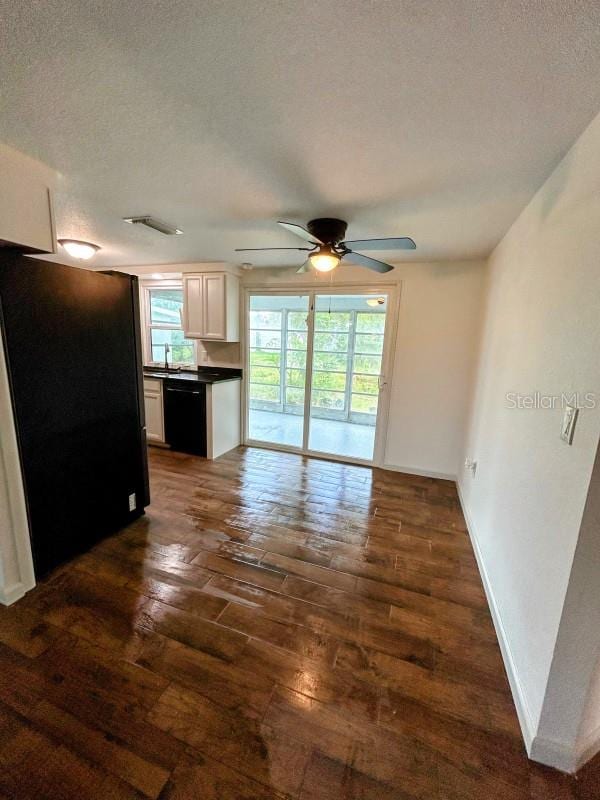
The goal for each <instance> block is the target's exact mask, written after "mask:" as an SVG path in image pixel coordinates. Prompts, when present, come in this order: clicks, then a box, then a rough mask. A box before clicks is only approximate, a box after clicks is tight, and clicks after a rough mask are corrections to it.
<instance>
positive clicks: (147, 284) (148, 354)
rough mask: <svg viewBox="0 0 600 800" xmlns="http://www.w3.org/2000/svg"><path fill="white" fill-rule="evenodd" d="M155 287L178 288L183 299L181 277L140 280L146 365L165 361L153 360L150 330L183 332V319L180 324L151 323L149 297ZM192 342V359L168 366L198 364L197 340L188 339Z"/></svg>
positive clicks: (187, 366)
mask: <svg viewBox="0 0 600 800" xmlns="http://www.w3.org/2000/svg"><path fill="white" fill-rule="evenodd" d="M156 289H179V290H181V295H182V300H183V280H182V279H175V278H173V279H168V280H164V279H163V280H145V281H140V294H141V303H140V305H141V315H140V316H141V322H142V353H143V356H144V366H147V367H158V366H161V367H164V365H165V362H164V360H163V361H154V360H153V358H152V331H153V330H163V331H165V330H166V331H181V332H183V320H182V321H181V324H180V325H170V324H168V323H157V322H155V323H153V322H152V314H151V306H150V299H151V293H152V290H156ZM188 341H190V342H191V343H192V350H193V356H192V361H185V362H170V364H169V366H170V367H175V368H176V367H179V368H188V369H196V367H197V365H198V350H197V342H196V341H195V340H194V339H188Z"/></svg>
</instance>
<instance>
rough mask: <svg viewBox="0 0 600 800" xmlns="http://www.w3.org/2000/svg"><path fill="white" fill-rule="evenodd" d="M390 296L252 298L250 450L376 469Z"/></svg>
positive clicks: (274, 295)
mask: <svg viewBox="0 0 600 800" xmlns="http://www.w3.org/2000/svg"><path fill="white" fill-rule="evenodd" d="M388 303H389V297H388V294H387V293H386V292H384V293H382V294H377V295H375V294H373V293H372V292H369V293H367V292H362V293H358V292H349V291H348V292H344V293H341V292H338V293H334V294H325V293H323V292H320V291H311V292H307V293H305V294H302V295H284V294H279V293H276V292H273V293H269V294H267V293H265V294H260V295H259V294H255V293H252V294H250V297H249V306H248V326H247V341H248V382H247V404H248V412H247V427H246V440H247V441H248V442H249V443H253V442H256V443H257V444H258V443H264V444H268V445H271V446H276V447H283V448H285V449H294V450H299V451H301V452H306V453H315V454H323V455H331V456H335V457H338V458H342V459H349V460H358V461H364V462H372V461H373V459H374V454H375V446H376V431H377V423H378V418H379V411H380V391H381V388H382V386H383V385H384V384H385V380H384V373H385V367H384V361H385V359H384V354H385V348H384V340H385V331H386V316H387V308H388Z"/></svg>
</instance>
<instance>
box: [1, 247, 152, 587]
mask: <svg viewBox="0 0 600 800" xmlns="http://www.w3.org/2000/svg"><path fill="white" fill-rule="evenodd" d="M0 324H1V326H2V339H3V345H4V350H5V356H6V362H7V366H8V374H9V383H10V390H11V395H12V402H13V412H14V417H15V426H16V432H17V440H18V444H19V451H20V458H21V469H22V473H23V483H24V488H25V497H26V501H27V511H28V515H29V529H30V535H31V544H32V550H33V559H34V566H35V573H36V577H38V578H40V577H42V576H43V575H45V574H47V573H48V572H49V571H50V570H51V569H53V568H54V567H55V566H57V565H58V564H61V563H62V562H64V561H66V560H68V559H69V558H71V557H72V556H74V555H76V554H77V553H80V552H82V551H83V550H86V549H88V548H89V547H90V546H91V545H93V544H94V543H95V542H97V541H99V540H100V539H101V538H103V537H105V536H107V535H108V534H111V533H113V532H115V531H117V530H119V529H120V528H122V527H123V526H124V525H126V524H127V523H128V522H130V521H132V520H133V519H135V518H136V517H137V516H139V515H140V514H143V512H144V508H145V506H147V505H148V503H149V502H150V497H149V485H148V463H147V450H146V430H145V420H144V397H143V375H142V356H141V342H140V335H141V334H140V326H139V295H138V282H137V278H135V277H132V276H129V275H124V274H121V273H112V272H111V273H102V272H92V271H90V270H86V269H78V268H76V267H68V266H64V265H62V264H54V263H50V262H47V261H40V260H37V259H35V258H29V257H27V256H23V255H21V254H20V253H17V252H14V251H11V250H0Z"/></svg>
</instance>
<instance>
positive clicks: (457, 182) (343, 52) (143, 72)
mask: <svg viewBox="0 0 600 800" xmlns="http://www.w3.org/2000/svg"><path fill="white" fill-rule="evenodd" d="M0 9H1V14H2V19H1V20H0V37H1V41H0V71H1V72H0V140H3V141H5V142H6V143H8V144H10V145H12V146H14V147H16V148H18V149H20V150H23V151H25V152H26V153H28V154H30V155H32V156H34V157H36V158H39V159H40V160H42V161H45V162H46V163H48V164H50V165H51V166H53V167H54V168H55V169H57V170H58V171H59V173H60V174H61V178H60V181H59V186H58V190H57V195H56V208H57V227H58V233H59V235H60V236H68V237H73V238H82V239H88V240H90V241H93V242H97V243H98V244H100V245H101V246H102V248H103V249H102V251H101V253H100V254H99V256H98V257H97V258H96V264H97V265H98V266H108V265H117V264H143V263H168V262H178V263H181V262H189V261H198V260H211V261H212V260H225V261H233V262H234V263H239V262H240V261H241V260H243V259H241V258H240V257H239V256H238V255H236V254H235V253H234V248H235V247H241V246H248V247H252V246H255V247H256V246H269V245H270V246H276V245H281V246H285V245H292V244H294V243H295V241H296V240H295V239H294V237H293V236H292V235H290V234H288V233H286V232H285V231H283V230H278V228H277V226H276V225H275V224H274V223H275V220H277V219H288V220H291V221H296V222H305V221H306V220H308V219H309V218H311V217H314V216H341V217H343V218H345V219H347V220H348V221H349V223H350V228H349V238H364V237H368V236H386V235H387V236H392V235H410V236H412V237H413V238H414V239H415V240H416V242H417V245H418V250H417V251H416V253H409V254H406V253H405V254H393V253H387V254H386V253H381V254H380V256H383V257H396V258H399V259H409V260H415V258H417V259H453V258H476V257H479V256H482V255H485V254H487V253H488V252H489V251H490V250H491V249H492V247H493V246H494V245H495V244H496V242H497V241H498V240H499V238H500V237H501V236H502V234H503V233H504V232H505V231H506V230H507V228H508V227H509V225H510V224H511V222H512V221H513V220H514V219H515V217H516V216H517V215H518V213H519V211H520V210H521V209H522V208H523V206H524V205H525V204H526V203H527V201H528V200H529V199H530V197H531V196H532V194H533V193H534V191H535V190H536V189H537V188H538V187H539V186H540V184H541V183H542V182H543V180H544V179H545V177H546V176H547V175H548V174H549V172H550V171H551V169H552V168H553V166H554V165H555V164H556V162H557V161H558V160H559V159H560V157H561V156H562V155H563V154H564V152H565V151H566V150H567V149H568V147H569V146H570V145H571V143H572V142H573V141H574V139H575V138H576V137H577V135H578V134H579V133H580V132H581V131H582V130H583V128H584V127H585V126H586V124H587V123H588V122H589V121H590V120H591V119H592V117H593V116H594V114H595V113H596V112H597V111H598V110H599V109H600V80H598V78H599V77H600V4H599V3H598V2H581V0H560V2H555V1H554V0H545V1H544V2H537V1H535V0H526V2H517V1H512V0H504V2H502V1H501V0H498V1H497V2H483V3H482V2H481V0H477V2H467V1H466V0H437V1H436V2H424V1H423V0H416V1H414V2H412V1H411V2H402V1H401V0H390V1H389V2H388V1H386V0H372V1H371V2H366V1H365V0H319V2H313V1H312V0H305V2H300V1H299V0H295V1H294V2H292V1H291V0H279V1H277V2H276V0H270V1H269V2H259V1H258V0H241V1H239V0H221V2H219V1H218V0H211V1H210V2H199V1H198V0H196V1H195V2H186V1H185V0H170V1H169V2H166V1H165V2H158V0H143V1H142V0H127V2H123V0H118V2H117V1H116V0H103V2H100V3H99V2H97V0H93V2H91V1H90V0H77V1H75V0H74V1H73V2H57V1H56V0H55V1H54V2H53V0H44V2H9V1H7V0H0ZM144 213H151V214H153V215H155V216H157V217H160V218H162V219H165V220H167V221H169V222H172V223H174V224H176V225H178V226H179V227H181V228H183V230H184V232H185V233H184V235H183V236H179V237H164V236H161V235H160V234H157V233H155V232H153V231H150V230H145V229H142V230H140V229H138V228H133V227H132V226H128V225H125V224H124V223H122V222H121V221H120V219H121V217H123V216H129V215H136V214H144ZM60 260H63V261H64V260H67V259H66V258H65V255H64V253H61V255H60ZM249 260H252V261H253V262H254V263H255V264H256V265H259V266H260V265H268V264H275V263H279V264H282V263H288V264H291V263H299V259H296V258H295V257H291V258H290V257H289V256H288V257H287V258H285V259H282V258H281V257H278V256H270V257H266V256H261V257H258V256H256V257H254V258H252V259H249Z"/></svg>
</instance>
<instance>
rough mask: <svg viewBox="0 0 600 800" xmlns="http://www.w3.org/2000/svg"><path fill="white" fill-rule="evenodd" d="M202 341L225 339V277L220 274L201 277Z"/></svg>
mask: <svg viewBox="0 0 600 800" xmlns="http://www.w3.org/2000/svg"><path fill="white" fill-rule="evenodd" d="M201 338H202V339H218V340H221V341H224V340H225V339H226V338H227V317H226V312H225V275H224V274H223V273H222V272H215V273H210V272H209V273H207V274H205V275H203V276H202V335H201Z"/></svg>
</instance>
